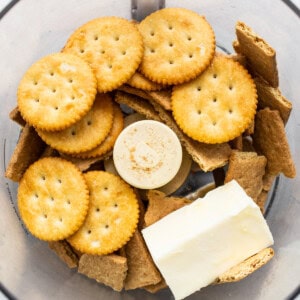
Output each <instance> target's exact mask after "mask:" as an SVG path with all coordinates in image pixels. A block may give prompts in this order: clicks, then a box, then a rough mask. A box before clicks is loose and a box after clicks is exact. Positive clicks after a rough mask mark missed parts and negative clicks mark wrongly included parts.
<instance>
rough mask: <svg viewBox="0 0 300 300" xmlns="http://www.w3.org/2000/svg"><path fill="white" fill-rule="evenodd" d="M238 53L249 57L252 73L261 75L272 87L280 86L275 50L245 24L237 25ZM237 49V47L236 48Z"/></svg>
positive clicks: (249, 66)
mask: <svg viewBox="0 0 300 300" xmlns="http://www.w3.org/2000/svg"><path fill="white" fill-rule="evenodd" d="M235 29H236V36H237V40H238V43H239V45H238V53H241V54H243V55H245V56H246V57H247V66H248V68H249V69H250V70H251V72H252V73H256V74H259V75H260V76H262V77H263V78H264V79H265V80H266V81H267V82H269V83H270V85H271V86H273V87H277V86H278V82H279V79H278V70H277V63H276V52H275V50H274V49H273V48H272V47H271V46H270V45H269V44H268V43H267V42H266V41H265V40H264V39H262V38H261V37H260V36H258V35H257V34H256V33H255V32H254V31H253V30H252V29H251V28H250V27H248V26H247V25H246V24H245V23H243V22H240V21H239V22H237V24H236V27H235ZM234 48H235V46H234Z"/></svg>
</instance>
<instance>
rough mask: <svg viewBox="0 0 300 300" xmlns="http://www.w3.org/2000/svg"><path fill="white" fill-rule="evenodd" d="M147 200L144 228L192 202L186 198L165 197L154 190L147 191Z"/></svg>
mask: <svg viewBox="0 0 300 300" xmlns="http://www.w3.org/2000/svg"><path fill="white" fill-rule="evenodd" d="M147 198H148V201H149V204H148V208H147V210H146V213H145V217H144V220H145V224H144V227H148V226H150V225H151V224H153V223H155V222H157V221H158V220H160V219H161V218H163V217H164V216H166V215H168V214H169V213H171V212H173V211H174V210H177V209H179V208H181V207H183V206H185V205H187V204H190V203H191V202H192V201H191V200H189V199H186V198H177V197H167V196H166V195H165V194H164V193H162V192H159V191H156V190H149V191H148V193H147Z"/></svg>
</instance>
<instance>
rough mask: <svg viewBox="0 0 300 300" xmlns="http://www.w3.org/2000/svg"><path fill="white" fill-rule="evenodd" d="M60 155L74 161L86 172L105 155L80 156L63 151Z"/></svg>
mask: <svg viewBox="0 0 300 300" xmlns="http://www.w3.org/2000/svg"><path fill="white" fill-rule="evenodd" d="M59 155H60V157H62V158H64V159H66V160H68V161H70V162H72V163H73V164H74V165H75V166H77V168H78V169H79V170H80V171H82V172H84V171H87V170H88V169H89V168H90V167H91V166H92V165H93V164H95V163H97V162H99V161H101V160H103V159H104V158H103V157H92V158H80V157H73V156H70V155H67V154H64V153H62V152H60V153H59Z"/></svg>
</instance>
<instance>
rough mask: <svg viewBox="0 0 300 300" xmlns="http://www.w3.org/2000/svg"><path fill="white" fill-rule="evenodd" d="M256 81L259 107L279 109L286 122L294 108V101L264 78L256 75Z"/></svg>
mask: <svg viewBox="0 0 300 300" xmlns="http://www.w3.org/2000/svg"><path fill="white" fill-rule="evenodd" d="M254 81H255V84H256V89H257V94H258V107H259V108H265V107H269V108H270V109H274V110H278V111H279V113H280V116H281V118H282V120H283V123H284V124H286V123H287V121H288V119H289V116H290V113H291V110H292V103H291V102H290V101H288V100H287V99H286V98H285V97H284V96H283V95H282V94H281V92H280V90H279V89H278V88H274V87H272V86H270V85H269V84H268V83H267V82H265V81H264V80H263V79H261V78H259V77H256V78H254Z"/></svg>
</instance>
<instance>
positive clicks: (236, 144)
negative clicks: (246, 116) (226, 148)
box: [229, 135, 243, 151]
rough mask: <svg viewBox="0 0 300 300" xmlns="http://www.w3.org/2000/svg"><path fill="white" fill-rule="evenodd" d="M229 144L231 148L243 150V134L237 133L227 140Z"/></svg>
mask: <svg viewBox="0 0 300 300" xmlns="http://www.w3.org/2000/svg"><path fill="white" fill-rule="evenodd" d="M229 145H230V146H231V149H234V150H239V151H242V150H243V136H242V135H239V136H238V137H236V138H234V139H233V140H231V141H229Z"/></svg>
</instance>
